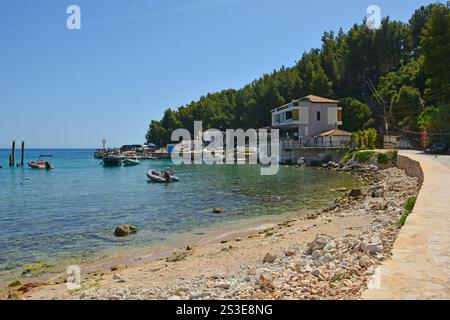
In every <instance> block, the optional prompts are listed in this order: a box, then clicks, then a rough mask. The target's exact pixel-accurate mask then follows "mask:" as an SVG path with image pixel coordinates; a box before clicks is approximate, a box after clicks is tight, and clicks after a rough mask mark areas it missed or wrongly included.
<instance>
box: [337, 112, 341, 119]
mask: <svg viewBox="0 0 450 320" xmlns="http://www.w3.org/2000/svg"><path fill="white" fill-rule="evenodd" d="M337 119H338V121H342V110H338V114H337Z"/></svg>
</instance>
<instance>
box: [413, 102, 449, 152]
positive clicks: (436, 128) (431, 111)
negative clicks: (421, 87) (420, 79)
mask: <svg viewBox="0 0 450 320" xmlns="http://www.w3.org/2000/svg"><path fill="white" fill-rule="evenodd" d="M418 124H419V126H420V127H421V128H423V129H427V130H428V131H429V132H450V107H449V105H448V104H447V103H441V104H439V105H437V106H436V107H435V106H428V107H426V108H425V110H424V111H423V112H422V113H421V114H420V116H419V119H418ZM430 138H431V140H432V141H433V140H436V141H443V142H447V143H449V144H450V136H448V135H443V136H431V137H430Z"/></svg>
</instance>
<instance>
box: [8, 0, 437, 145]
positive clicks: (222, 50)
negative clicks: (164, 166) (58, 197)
mask: <svg viewBox="0 0 450 320" xmlns="http://www.w3.org/2000/svg"><path fill="white" fill-rule="evenodd" d="M431 2H434V1H430V0H429V1H422V0H395V1H393V0H369V1H365V0H343V1H335V0H315V1H302V0H116V1H107V0H70V1H66V0H1V1H0V148H5V147H10V145H11V141H12V140H16V142H17V143H18V141H22V140H24V141H25V142H26V146H27V147H29V148H96V147H100V146H101V139H102V138H106V139H107V146H110V147H113V146H121V145H123V144H134V143H143V142H144V141H145V139H144V137H145V133H146V131H147V128H148V124H149V122H150V120H152V119H154V120H159V119H160V118H161V117H162V114H163V112H164V110H165V109H166V108H177V107H179V106H180V105H183V104H187V103H189V102H191V101H193V100H197V99H198V98H199V97H201V96H202V95H205V94H207V93H208V92H215V91H219V90H222V89H228V88H234V89H239V88H241V87H243V86H244V85H246V84H248V83H250V82H251V81H253V80H254V79H256V78H259V77H260V76H261V75H262V74H264V73H269V72H271V71H273V70H274V69H278V68H280V67H281V66H283V65H284V66H292V65H293V64H294V63H295V62H296V61H297V60H298V59H299V58H300V57H301V55H302V53H303V52H304V51H307V50H309V49H311V48H315V47H320V45H321V42H320V39H321V36H322V34H323V32H324V31H326V30H327V31H328V30H334V31H338V30H339V28H340V27H342V28H343V29H344V31H347V30H348V29H349V28H350V27H351V26H352V25H353V24H354V23H360V22H361V21H362V19H363V18H364V17H366V16H368V14H367V13H366V10H367V7H368V6H369V5H372V4H375V5H378V6H379V7H380V9H381V15H382V16H383V17H384V16H387V15H388V16H390V17H391V19H394V20H401V21H404V22H406V21H408V19H409V18H410V16H411V15H412V13H413V12H414V10H415V9H417V8H419V7H420V6H421V5H427V4H429V3H431ZM72 4H75V5H78V6H79V7H80V9H81V29H80V30H69V29H68V28H67V27H66V20H67V18H68V17H69V14H67V13H66V10H67V7H68V6H69V5H72Z"/></svg>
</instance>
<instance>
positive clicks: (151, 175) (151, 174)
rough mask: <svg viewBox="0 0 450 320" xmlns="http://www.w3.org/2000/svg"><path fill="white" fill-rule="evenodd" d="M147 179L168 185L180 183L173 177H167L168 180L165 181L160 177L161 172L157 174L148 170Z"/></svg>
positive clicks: (164, 178)
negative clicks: (169, 183)
mask: <svg viewBox="0 0 450 320" xmlns="http://www.w3.org/2000/svg"><path fill="white" fill-rule="evenodd" d="M147 177H148V178H149V179H150V180H152V181H154V182H164V183H168V182H178V181H180V179H179V178H177V177H175V176H169V179H167V178H166V177H164V176H162V175H161V172H158V171H156V170H148V172H147Z"/></svg>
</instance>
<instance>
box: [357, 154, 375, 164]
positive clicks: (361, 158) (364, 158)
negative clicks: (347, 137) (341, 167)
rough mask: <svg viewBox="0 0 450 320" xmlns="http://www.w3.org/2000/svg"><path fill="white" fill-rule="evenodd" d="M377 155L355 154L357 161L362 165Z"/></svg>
mask: <svg viewBox="0 0 450 320" xmlns="http://www.w3.org/2000/svg"><path fill="white" fill-rule="evenodd" d="M374 155H375V152H374V151H357V152H355V160H356V161H358V162H361V163H365V162H367V161H369V159H370V158H372V157H373V156H374Z"/></svg>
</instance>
